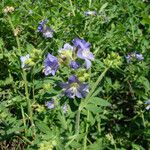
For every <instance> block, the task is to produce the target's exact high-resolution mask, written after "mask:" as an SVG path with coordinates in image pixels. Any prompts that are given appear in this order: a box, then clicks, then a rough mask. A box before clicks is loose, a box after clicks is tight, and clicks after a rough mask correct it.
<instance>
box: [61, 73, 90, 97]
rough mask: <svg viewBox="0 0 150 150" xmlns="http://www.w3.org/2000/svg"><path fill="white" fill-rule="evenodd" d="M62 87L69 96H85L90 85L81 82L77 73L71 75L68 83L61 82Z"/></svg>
mask: <svg viewBox="0 0 150 150" xmlns="http://www.w3.org/2000/svg"><path fill="white" fill-rule="evenodd" d="M61 87H62V88H63V90H64V92H65V94H66V95H67V96H68V97H69V98H75V96H76V97H78V98H83V97H85V96H86V95H87V93H88V92H89V86H88V85H87V84H83V83H81V82H80V81H79V80H78V79H77V77H76V76H75V75H71V76H70V77H69V79H68V82H67V83H61Z"/></svg>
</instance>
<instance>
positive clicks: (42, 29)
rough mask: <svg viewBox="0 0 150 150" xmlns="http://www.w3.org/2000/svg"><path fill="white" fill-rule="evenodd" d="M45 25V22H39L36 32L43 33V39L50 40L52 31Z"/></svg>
mask: <svg viewBox="0 0 150 150" xmlns="http://www.w3.org/2000/svg"><path fill="white" fill-rule="evenodd" d="M46 23H47V20H43V21H42V22H40V23H39V26H38V30H37V32H41V33H43V36H44V37H45V38H52V37H53V32H54V31H53V30H52V29H51V28H50V27H49V26H47V25H46Z"/></svg>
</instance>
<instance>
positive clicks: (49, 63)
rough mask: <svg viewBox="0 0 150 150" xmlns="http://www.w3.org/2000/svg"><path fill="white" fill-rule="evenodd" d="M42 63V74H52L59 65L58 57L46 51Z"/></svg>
mask: <svg viewBox="0 0 150 150" xmlns="http://www.w3.org/2000/svg"><path fill="white" fill-rule="evenodd" d="M44 65H45V69H44V74H45V75H46V76H47V75H49V74H52V75H53V76H54V75H55V73H56V71H57V69H58V67H59V64H58V59H57V58H56V57H55V56H53V55H51V54H50V53H48V54H47V57H46V59H45V60H44Z"/></svg>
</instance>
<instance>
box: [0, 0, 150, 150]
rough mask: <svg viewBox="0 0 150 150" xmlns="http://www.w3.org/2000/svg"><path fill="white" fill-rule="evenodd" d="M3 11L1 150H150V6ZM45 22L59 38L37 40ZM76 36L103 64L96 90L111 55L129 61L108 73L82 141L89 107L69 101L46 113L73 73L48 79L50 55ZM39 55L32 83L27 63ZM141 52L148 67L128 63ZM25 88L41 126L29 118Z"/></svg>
mask: <svg viewBox="0 0 150 150" xmlns="http://www.w3.org/2000/svg"><path fill="white" fill-rule="evenodd" d="M71 2H72V3H71ZM6 6H13V7H14V8H15V10H14V12H12V13H9V14H8V15H6V14H4V13H3V10H4V8H6ZM0 10H1V11H0V36H1V37H0V52H1V53H0V149H2V150H3V149H11V148H12V147H15V148H16V149H30V150H31V149H40V150H43V149H44V150H49V149H50V150H51V149H58V150H59V149H66V150H70V149H88V150H92V149H95V150H99V149H102V150H103V149H104V150H105V149H116V150H126V149H133V150H144V149H145V150H148V149H149V148H150V144H149V143H150V123H149V121H150V112H149V111H147V110H146V109H145V107H146V106H145V104H144V102H145V101H147V100H148V99H149V98H150V2H149V1H142V0H107V1H106V0H89V1H88V0H72V1H71V0H64V1H63V0H43V1H41V0H32V1H30V0H28V1H27V0H24V1H21V0H2V1H1V3H0ZM87 10H95V11H96V12H97V15H96V16H85V15H84V12H85V11H87ZM74 13H75V15H74ZM8 16H9V17H8ZM43 19H48V25H49V26H50V27H52V29H53V30H54V37H53V38H52V39H45V38H43V37H42V35H41V34H39V33H37V27H38V23H39V22H41V21H42V20H43ZM10 20H11V22H10ZM11 23H12V25H11ZM13 27H14V29H16V28H17V27H19V28H20V29H21V33H20V34H18V36H14V34H13V32H14V31H13ZM74 37H80V38H84V39H85V40H86V41H88V42H90V43H91V44H92V48H91V51H92V52H93V53H94V55H95V58H96V59H95V61H93V65H92V68H91V70H90V75H91V77H90V79H89V84H90V86H91V87H93V86H94V84H95V82H96V80H97V78H98V77H99V76H100V74H101V73H102V72H103V70H104V68H105V67H104V66H105V63H104V60H105V59H106V58H107V56H108V55H111V53H112V52H114V53H117V54H119V55H120V56H121V62H122V63H121V66H119V67H117V68H116V67H111V68H110V69H109V70H108V71H107V73H106V74H105V76H104V78H103V79H102V81H101V82H100V84H99V85H98V86H97V88H96V90H95V92H94V95H93V97H92V98H91V99H92V100H89V103H88V105H87V107H85V108H84V109H83V111H82V112H81V116H80V131H79V134H76V133H75V123H76V121H75V118H76V114H77V109H78V106H79V104H80V102H81V101H82V100H78V99H76V100H70V99H68V98H66V97H63V98H62V99H61V100H60V103H59V101H58V103H59V104H58V106H57V107H56V108H55V109H53V110H49V109H47V108H46V107H45V106H44V105H45V102H46V101H48V100H50V99H51V97H52V96H55V95H57V94H58V93H60V89H57V88H53V85H54V84H57V83H58V81H62V77H63V76H66V78H67V76H68V74H69V72H68V70H65V69H66V68H64V69H63V70H61V71H60V72H57V75H56V76H54V77H52V76H48V77H45V76H44V75H43V73H42V70H43V60H44V58H45V55H46V54H47V52H50V53H51V54H53V55H57V53H58V49H59V48H60V47H62V46H63V44H65V43H66V42H69V43H70V41H71V40H72V39H73V38H74ZM17 40H18V41H19V43H18V41H17ZM33 49H37V50H39V56H37V59H38V60H37V61H36V64H35V66H34V67H33V68H32V70H30V71H27V73H26V74H27V82H26V83H25V79H24V78H23V71H22V69H21V67H20V65H21V64H20V56H23V55H26V54H28V53H33ZM135 51H136V52H138V53H142V54H143V56H144V60H143V61H140V62H138V61H134V62H132V63H130V64H128V63H127V62H126V60H125V56H126V55H127V54H129V53H130V52H135ZM26 84H27V87H28V91H29V98H30V101H31V106H32V107H31V108H32V111H33V120H34V124H35V126H34V127H33V126H31V124H30V121H29V120H30V118H29V116H28V113H27V112H28V110H27V102H26V93H25V89H24V87H25V85H26ZM64 102H65V103H67V104H68V106H69V110H68V112H67V114H64V113H63V112H62V110H61V106H62V105H63V104H64ZM33 128H34V130H35V133H34V134H33ZM85 140H86V145H85Z"/></svg>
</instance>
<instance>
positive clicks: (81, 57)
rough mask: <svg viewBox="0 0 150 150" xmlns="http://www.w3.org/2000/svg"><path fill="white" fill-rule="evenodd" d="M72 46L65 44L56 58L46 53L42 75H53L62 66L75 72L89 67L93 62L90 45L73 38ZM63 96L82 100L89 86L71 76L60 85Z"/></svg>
mask: <svg viewBox="0 0 150 150" xmlns="http://www.w3.org/2000/svg"><path fill="white" fill-rule="evenodd" d="M72 43H73V46H71V45H70V44H68V43H66V44H65V45H64V46H63V47H62V48H60V49H59V50H58V56H57V57H55V56H53V55H52V54H50V53H48V54H47V56H46V58H45V60H44V74H45V75H46V76H48V75H53V76H54V75H55V74H56V72H57V70H58V69H61V67H62V66H63V65H65V66H67V67H68V69H69V68H70V69H73V70H77V69H79V68H81V67H82V66H85V69H89V68H90V67H91V64H92V63H91V61H93V60H94V55H93V54H92V52H91V51H90V46H91V44H90V43H89V42H86V41H85V40H84V39H79V38H75V39H73V40H72ZM60 86H61V88H62V90H63V91H64V94H65V95H66V96H67V97H69V98H75V97H77V98H83V97H85V96H86V94H87V93H88V91H89V86H88V84H86V83H81V81H79V79H78V77H77V75H74V74H71V75H70V76H69V78H68V82H66V83H64V82H63V83H61V84H60Z"/></svg>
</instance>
